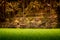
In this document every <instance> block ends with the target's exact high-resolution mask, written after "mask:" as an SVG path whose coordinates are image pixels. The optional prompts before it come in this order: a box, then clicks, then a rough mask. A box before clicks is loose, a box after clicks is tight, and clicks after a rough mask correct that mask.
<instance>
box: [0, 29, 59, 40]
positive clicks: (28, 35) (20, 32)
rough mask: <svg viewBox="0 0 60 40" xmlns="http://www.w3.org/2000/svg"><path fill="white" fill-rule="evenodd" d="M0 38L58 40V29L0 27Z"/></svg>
mask: <svg viewBox="0 0 60 40" xmlns="http://www.w3.org/2000/svg"><path fill="white" fill-rule="evenodd" d="M0 40H60V29H19V28H0Z"/></svg>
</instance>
